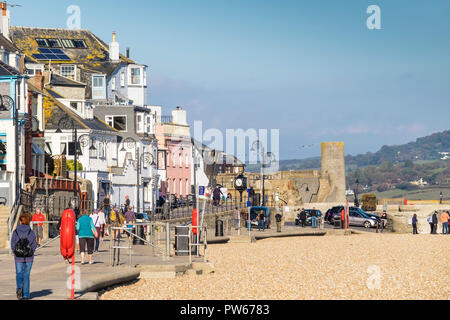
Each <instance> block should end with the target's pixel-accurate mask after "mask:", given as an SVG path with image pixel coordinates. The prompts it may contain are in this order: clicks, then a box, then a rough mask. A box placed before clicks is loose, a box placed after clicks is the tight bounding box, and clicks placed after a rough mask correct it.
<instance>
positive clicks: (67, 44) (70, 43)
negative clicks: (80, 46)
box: [61, 39, 75, 49]
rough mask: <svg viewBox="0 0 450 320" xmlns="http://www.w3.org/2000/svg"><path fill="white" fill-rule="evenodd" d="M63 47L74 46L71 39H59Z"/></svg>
mask: <svg viewBox="0 0 450 320" xmlns="http://www.w3.org/2000/svg"><path fill="white" fill-rule="evenodd" d="M61 42H62V44H63V46H64V48H69V49H70V48H75V45H74V44H73V41H72V40H70V39H62V40H61Z"/></svg>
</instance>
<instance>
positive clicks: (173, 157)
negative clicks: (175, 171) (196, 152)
mask: <svg viewBox="0 0 450 320" xmlns="http://www.w3.org/2000/svg"><path fill="white" fill-rule="evenodd" d="M175 164H176V161H175V153H172V167H175Z"/></svg>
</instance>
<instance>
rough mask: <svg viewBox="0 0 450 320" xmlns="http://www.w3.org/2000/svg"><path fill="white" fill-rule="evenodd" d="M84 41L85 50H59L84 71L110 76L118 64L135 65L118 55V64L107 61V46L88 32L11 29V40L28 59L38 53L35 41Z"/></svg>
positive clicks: (31, 28) (27, 28)
mask: <svg viewBox="0 0 450 320" xmlns="http://www.w3.org/2000/svg"><path fill="white" fill-rule="evenodd" d="M38 38H42V39H60V40H65V39H67V40H84V42H85V43H86V48H71V49H70V48H60V49H61V50H62V51H63V52H64V53H65V54H66V55H67V56H69V58H70V59H72V61H71V63H77V64H79V65H80V66H82V67H84V68H85V69H86V70H90V71H93V72H101V73H104V74H107V75H110V74H111V73H112V72H113V71H114V70H115V69H116V68H117V66H118V65H119V64H120V63H126V64H135V62H134V61H133V60H131V59H128V58H126V57H124V56H123V55H120V62H119V63H113V62H112V61H111V60H110V59H109V46H108V45H106V44H105V43H104V42H103V41H101V40H100V39H99V38H97V37H96V36H95V35H94V34H93V33H92V32H91V31H89V30H71V29H52V28H34V27H14V26H12V27H11V39H12V41H13V42H14V44H15V45H16V46H17V47H18V48H19V49H20V51H22V52H23V53H24V54H25V55H27V56H28V57H32V56H33V54H38V53H39V45H38V43H37V42H36V39H38Z"/></svg>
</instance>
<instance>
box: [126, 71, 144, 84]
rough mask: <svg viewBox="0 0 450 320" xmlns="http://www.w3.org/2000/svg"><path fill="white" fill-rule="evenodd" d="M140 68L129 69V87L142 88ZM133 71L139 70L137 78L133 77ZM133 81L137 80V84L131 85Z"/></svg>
mask: <svg viewBox="0 0 450 320" xmlns="http://www.w3.org/2000/svg"><path fill="white" fill-rule="evenodd" d="M142 69H143V68H142V67H129V72H128V85H131V86H142V82H143V81H142ZM133 70H139V76H138V77H136V76H134V77H133ZM133 79H136V80H138V81H139V82H138V83H133Z"/></svg>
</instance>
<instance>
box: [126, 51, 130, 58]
mask: <svg viewBox="0 0 450 320" xmlns="http://www.w3.org/2000/svg"><path fill="white" fill-rule="evenodd" d="M127 59H130V48H127Z"/></svg>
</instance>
